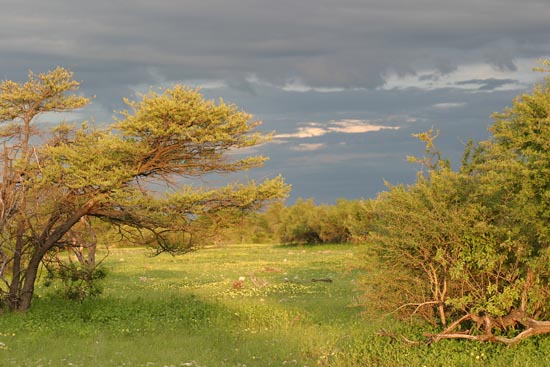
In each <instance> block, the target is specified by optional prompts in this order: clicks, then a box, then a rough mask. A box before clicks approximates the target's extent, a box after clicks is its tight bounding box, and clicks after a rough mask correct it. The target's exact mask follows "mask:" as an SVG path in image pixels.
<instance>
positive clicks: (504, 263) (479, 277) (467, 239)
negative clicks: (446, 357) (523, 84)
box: [369, 78, 550, 344]
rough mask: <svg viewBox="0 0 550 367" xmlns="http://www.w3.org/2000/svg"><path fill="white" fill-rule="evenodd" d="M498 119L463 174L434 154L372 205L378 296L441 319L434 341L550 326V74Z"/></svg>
mask: <svg viewBox="0 0 550 367" xmlns="http://www.w3.org/2000/svg"><path fill="white" fill-rule="evenodd" d="M494 120H495V122H494V124H493V125H492V126H491V128H490V131H491V132H492V134H493V135H492V137H491V139H489V140H488V141H484V142H480V143H479V144H478V145H477V146H475V147H474V146H473V145H471V146H469V147H468V149H467V151H466V154H465V159H464V161H463V166H462V167H461V169H460V171H458V172H454V171H452V170H451V169H450V168H449V165H448V164H447V162H445V161H443V160H442V159H441V158H440V156H439V155H438V154H435V153H433V154H431V157H428V158H432V159H427V160H422V162H427V163H428V164H427V166H428V172H427V174H426V175H419V178H418V181H417V182H416V183H415V184H414V185H411V186H409V187H403V186H398V187H393V188H391V189H390V190H389V191H388V192H386V193H383V194H382V195H381V196H380V197H379V198H378V199H376V200H374V201H373V202H372V203H371V206H370V207H369V213H370V216H371V218H374V220H372V222H371V223H370V228H369V229H370V230H371V232H370V236H369V238H370V240H371V241H372V243H373V249H374V250H375V253H376V254H377V255H378V257H379V259H380V260H381V262H382V264H383V268H382V272H381V276H380V278H378V279H376V283H377V285H380V287H379V288H373V287H371V293H370V295H371V296H378V297H380V299H382V300H383V301H385V302H386V303H387V304H388V305H389V306H391V307H392V308H393V310H394V311H396V312H400V313H404V314H405V315H409V316H410V315H411V314H419V315H422V316H424V317H425V318H426V319H428V320H429V321H430V322H432V323H433V324H434V325H440V326H442V327H443V330H442V331H441V332H440V333H437V334H433V335H429V336H430V340H440V339H444V338H464V339H473V340H479V341H498V342H502V343H506V344H513V343H517V342H518V341H520V340H522V339H523V338H526V337H529V336H531V335H537V334H544V333H550V321H540V320H549V319H550V308H549V305H550V270H549V268H548V263H549V261H550V231H549V229H548V221H549V220H550V214H549V213H550V206H549V200H548V199H549V198H550V180H549V177H550V176H549V175H548V173H549V172H550V168H549V167H550V155H549V152H550V146H549V143H548V142H549V141H550V78H546V79H545V80H544V81H543V82H542V83H540V84H538V85H537V86H535V88H534V90H533V91H532V92H531V93H526V94H523V95H520V96H518V97H517V98H516V99H515V100H514V103H513V105H512V106H511V107H510V108H507V109H505V110H504V112H502V113H497V114H495V115H494ZM432 133H433V132H432ZM418 137H420V138H421V139H423V140H424V141H425V142H426V143H427V145H428V148H429V149H428V151H429V152H435V151H434V150H433V144H432V143H433V138H434V135H433V134H431V133H427V134H423V135H419V136H418ZM373 290H375V292H374V293H373ZM375 293H378V294H375ZM514 330H515V331H516V332H515V334H513V333H514ZM518 331H519V332H518ZM509 333H512V335H513V336H512V337H509V335H508V334H509Z"/></svg>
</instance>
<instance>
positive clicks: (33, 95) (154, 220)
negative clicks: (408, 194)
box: [0, 67, 289, 311]
mask: <svg viewBox="0 0 550 367" xmlns="http://www.w3.org/2000/svg"><path fill="white" fill-rule="evenodd" d="M78 87H79V83H78V82H77V81H75V80H74V79H73V77H72V73H71V72H69V71H67V70H66V69H63V68H60V67H58V68H56V69H55V70H53V71H50V72H47V73H44V74H38V75H37V74H33V73H32V72H31V73H29V78H28V81H27V82H25V83H16V82H13V81H4V82H2V83H1V84H0V123H1V127H2V128H1V130H0V138H2V154H1V163H0V164H1V165H2V166H1V177H0V236H1V238H0V281H1V282H2V284H1V286H0V302H1V303H2V305H4V306H7V307H8V308H9V309H12V310H21V311H24V310H27V309H28V308H29V307H30V304H31V300H32V298H33V294H34V286H35V282H36V280H37V273H38V269H39V267H40V264H41V262H42V261H43V260H44V258H45V256H46V255H47V254H48V253H49V252H51V251H52V250H53V249H55V248H65V247H67V246H71V243H72V242H74V241H71V238H70V237H71V233H70V232H71V229H73V228H75V225H76V224H77V223H78V222H79V221H80V220H81V219H82V218H84V217H88V218H98V219H100V220H102V221H105V222H107V223H110V224H111V225H114V226H118V227H119V228H120V229H121V233H130V232H133V234H135V233H141V234H143V235H145V233H148V234H149V235H150V236H152V237H153V238H154V239H155V241H156V243H157V244H158V246H159V247H158V249H159V251H163V250H166V251H172V252H175V251H178V250H184V251H185V250H186V249H187V247H185V246H184V247H178V246H177V244H173V243H170V242H169V241H167V240H166V238H167V234H168V233H170V232H173V231H181V230H185V229H186V228H187V229H188V228H190V226H191V224H192V222H193V220H194V219H195V218H197V217H199V216H201V215H216V214H217V213H219V212H222V211H223V210H224V209H225V208H228V207H230V208H237V209H239V210H254V209H257V208H259V207H260V206H261V205H263V204H265V203H266V202H268V201H270V200H273V199H277V198H281V197H284V196H285V195H286V194H287V193H288V190H289V187H288V186H287V185H286V184H285V183H284V181H283V179H282V178H281V177H276V178H274V179H269V180H266V181H264V182H262V183H259V184H257V183H255V182H249V183H247V184H239V185H230V186H227V187H223V188H218V189H201V188H196V187H192V186H188V185H182V184H178V180H179V179H181V178H194V177H201V176H203V175H205V174H209V173H225V172H237V171H241V170H247V169H250V168H254V167H258V166H261V165H262V164H263V162H264V161H265V158H264V157H261V156H254V157H248V158H244V159H231V157H232V155H228V154H227V153H230V152H233V151H234V150H235V149H238V148H245V147H250V146H254V145H256V144H259V143H262V142H264V141H265V140H266V139H268V138H269V135H262V134H260V133H258V132H254V129H255V128H256V127H257V126H258V124H259V122H256V121H253V120H252V119H251V116H250V115H249V114H247V113H245V112H243V111H240V110H239V109H238V108H237V107H236V106H234V105H231V104H226V103H224V102H223V101H221V100H220V102H219V103H215V102H213V101H206V100H204V99H203V97H202V95H201V94H200V93H199V92H198V91H196V90H190V89H187V88H185V87H183V86H175V87H174V88H172V89H168V90H165V91H164V92H162V93H160V94H159V93H155V92H152V91H151V92H149V93H148V94H146V95H145V96H143V98H142V100H139V101H130V100H125V102H126V104H127V106H128V109H127V110H124V111H122V112H121V113H120V118H118V119H116V121H115V122H114V123H113V124H111V125H109V126H107V127H105V128H98V127H95V126H89V124H87V123H83V124H82V125H81V126H73V125H70V124H67V123H64V122H63V123H60V124H58V125H56V126H54V127H53V128H51V129H49V131H46V130H44V129H42V130H44V131H42V130H41V129H40V127H41V124H40V123H39V121H38V117H39V116H41V115H44V114H48V113H51V112H69V111H73V110H76V109H79V108H81V107H83V106H85V105H86V104H87V103H89V100H88V99H86V98H84V97H81V96H79V95H77V94H76V92H77V90H78ZM47 116H49V115H47ZM180 181H181V180H180ZM159 185H164V186H165V189H164V190H162V191H163V192H161V193H159V192H155V191H154V188H158V187H159ZM157 191H158V189H157ZM128 238H129V239H130V238H132V237H131V236H128Z"/></svg>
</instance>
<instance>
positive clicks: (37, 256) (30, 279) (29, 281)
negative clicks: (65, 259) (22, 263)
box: [12, 199, 97, 311]
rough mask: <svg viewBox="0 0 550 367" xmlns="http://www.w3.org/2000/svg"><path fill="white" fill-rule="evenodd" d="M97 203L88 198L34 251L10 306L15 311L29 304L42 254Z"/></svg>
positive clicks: (27, 306) (22, 309)
mask: <svg viewBox="0 0 550 367" xmlns="http://www.w3.org/2000/svg"><path fill="white" fill-rule="evenodd" d="M96 203H97V199H91V200H89V201H88V202H87V203H86V204H85V205H84V206H83V207H82V208H80V209H79V210H78V211H77V212H76V213H74V214H73V215H72V216H70V217H69V218H68V219H67V220H66V221H65V222H64V223H63V224H61V225H59V226H58V227H57V228H56V229H55V230H54V231H53V232H52V233H51V234H50V236H48V237H47V238H46V239H45V241H44V243H43V244H41V246H40V247H39V248H38V249H37V250H36V251H35V252H34V254H33V256H32V257H31V260H30V262H29V264H28V266H27V269H26V271H25V282H24V283H23V288H22V289H21V292H20V294H19V297H18V298H19V302H18V305H17V307H15V308H12V309H13V310H17V311H27V310H28V309H29V307H30V306H31V301H32V297H33V296H34V286H35V282H36V276H37V274H38V268H39V267H40V263H41V262H42V259H43V258H44V255H46V253H47V252H48V251H50V250H51V249H52V248H53V247H54V246H55V245H56V244H57V242H58V241H59V240H60V239H61V238H62V237H63V236H64V235H65V234H66V233H67V232H68V231H69V230H70V229H71V228H72V227H73V226H74V225H75V223H77V222H78V221H79V220H80V218H82V217H83V216H84V215H86V214H88V213H89V211H90V210H91V209H92V208H93V206H94V205H95V204H96Z"/></svg>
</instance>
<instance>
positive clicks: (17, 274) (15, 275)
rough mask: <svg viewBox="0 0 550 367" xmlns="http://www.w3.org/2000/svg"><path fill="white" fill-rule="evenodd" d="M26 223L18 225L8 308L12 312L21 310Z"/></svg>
mask: <svg viewBox="0 0 550 367" xmlns="http://www.w3.org/2000/svg"><path fill="white" fill-rule="evenodd" d="M24 229H25V227H24V223H23V222H22V221H20V222H19V223H18V225H17V234H16V238H15V251H14V254H13V267H12V279H11V283H10V290H9V295H8V307H9V308H10V309H12V310H16V309H18V308H19V303H20V297H19V294H20V288H21V260H22V257H23V233H24Z"/></svg>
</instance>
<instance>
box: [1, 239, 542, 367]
mask: <svg viewBox="0 0 550 367" xmlns="http://www.w3.org/2000/svg"><path fill="white" fill-rule="evenodd" d="M150 253H151V252H150V250H148V249H144V248H115V249H112V250H111V255H110V256H109V257H108V258H107V260H105V267H106V269H107V270H108V273H109V274H108V277H107V278H106V279H105V280H104V283H103V287H104V293H103V295H101V296H99V297H96V298H90V299H85V300H83V301H67V300H66V299H65V298H63V297H61V296H60V295H59V294H58V293H57V292H56V290H55V287H57V286H60V285H59V284H58V283H55V282H54V283H53V284H52V285H50V286H49V287H44V285H43V282H42V281H40V282H39V287H38V289H37V293H38V298H37V299H36V300H35V303H34V305H33V307H32V308H31V310H30V311H28V312H27V313H24V314H21V313H7V314H4V315H2V316H1V317H0V343H1V344H0V360H1V361H2V365H3V366H29V367H33V366H79V367H87V366H90V367H91V366H106V367H108V366H133V367H141V366H143V367H146V366H153V367H154V366H158V367H162V366H210V367H218V366H240V367H242V366H248V367H253V366H257V367H264V366H277V367H278V366H300V367H303V366H309V367H315V366H336V367H338V366H340V367H342V366H346V367H353V366H405V365H406V366H503V367H509V366H525V365H529V366H546V365H548V363H550V357H549V356H550V340H548V339H547V338H539V337H535V338H531V339H528V340H526V341H524V342H523V343H521V344H520V345H518V346H514V347H511V348H506V347H504V346H501V345H495V344H477V343H466V344H465V343H464V342H462V341H456V340H445V341H442V342H440V343H436V344H432V345H427V344H421V345H412V344H410V343H408V342H406V341H405V340H404V339H403V338H402V335H403V336H406V337H408V338H409V339H414V340H423V339H422V338H418V334H419V333H420V332H421V331H422V330H425V326H422V325H421V324H420V325H419V324H418V323H416V322H410V321H407V322H403V321H397V320H395V319H393V318H391V317H390V318H389V319H388V318H385V317H383V316H384V314H382V313H379V312H378V311H375V310H374V309H372V308H370V306H369V307H367V309H366V311H368V313H367V315H368V317H365V318H363V317H362V315H363V312H364V311H365V308H364V307H358V305H359V303H358V301H359V299H360V296H361V292H358V283H357V278H358V277H359V275H362V276H363V277H370V276H375V275H376V274H377V272H378V267H377V264H376V263H374V262H373V260H372V259H371V260H369V258H366V257H365V254H364V253H363V247H362V246H360V245H321V246H280V245H236V246H228V247H221V248H220V247H213V248H206V249H203V250H201V251H197V252H192V253H189V254H186V255H185V256H178V257H173V256H170V255H168V254H164V255H160V256H157V257H153V258H150V257H148V255H150ZM365 261H367V262H368V264H369V266H368V267H367V268H366V269H365V270H359V269H357V268H356V265H357V264H359V263H363V264H364V263H365ZM242 278H244V280H242V281H240V279H242ZM312 279H331V280H332V282H328V281H317V282H312ZM415 338H416V339H415Z"/></svg>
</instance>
